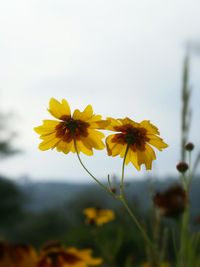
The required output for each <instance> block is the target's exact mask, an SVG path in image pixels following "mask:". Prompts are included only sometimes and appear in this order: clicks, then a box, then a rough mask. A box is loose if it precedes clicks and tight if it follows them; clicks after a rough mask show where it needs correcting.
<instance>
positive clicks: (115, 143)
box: [106, 118, 168, 170]
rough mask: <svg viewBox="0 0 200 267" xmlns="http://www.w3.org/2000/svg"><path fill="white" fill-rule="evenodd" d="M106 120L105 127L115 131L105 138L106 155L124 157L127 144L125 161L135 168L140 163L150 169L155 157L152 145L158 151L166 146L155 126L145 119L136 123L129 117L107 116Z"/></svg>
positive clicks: (138, 167) (138, 168)
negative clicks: (106, 124) (107, 122)
mask: <svg viewBox="0 0 200 267" xmlns="http://www.w3.org/2000/svg"><path fill="white" fill-rule="evenodd" d="M108 121H109V122H110V124H109V125H108V126H107V127H106V129H107V130H111V131H115V132H117V133H115V134H112V135H109V136H108V137H107V138H106V146H107V151H108V155H109V156H112V157H115V156H117V155H120V157H121V158H124V156H125V153H126V149H127V146H128V153H127V155H126V160H125V163H126V164H128V163H129V162H131V163H132V164H133V165H134V166H135V168H136V169H137V170H140V166H141V165H142V164H144V165H145V167H146V169H147V170H149V169H151V167H152V161H153V160H155V159H156V154H155V152H154V150H153V148H152V146H153V147H155V148H157V149H158V150H160V151H162V149H163V148H166V147H167V146H168V145H167V144H166V143H164V142H163V140H162V139H161V138H160V137H159V136H158V135H159V134H160V133H159V131H158V129H157V127H155V126H154V125H153V124H151V123H150V122H149V121H147V120H145V121H142V122H140V123H137V122H134V121H132V120H131V119H129V118H125V119H113V118H108Z"/></svg>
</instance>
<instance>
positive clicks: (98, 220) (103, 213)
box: [83, 207, 115, 226]
mask: <svg viewBox="0 0 200 267" xmlns="http://www.w3.org/2000/svg"><path fill="white" fill-rule="evenodd" d="M83 213H84V214H85V216H86V222H87V223H88V224H96V225H98V226H101V225H103V224H105V223H108V222H110V221H113V220H114V219H115V213H114V212H113V211H112V210H109V209H98V208H94V207H90V208H86V209H84V211H83Z"/></svg>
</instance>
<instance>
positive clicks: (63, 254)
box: [37, 244, 102, 267]
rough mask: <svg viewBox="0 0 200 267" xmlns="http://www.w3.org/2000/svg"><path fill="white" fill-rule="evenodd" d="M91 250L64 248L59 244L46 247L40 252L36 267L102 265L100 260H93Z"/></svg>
mask: <svg viewBox="0 0 200 267" xmlns="http://www.w3.org/2000/svg"><path fill="white" fill-rule="evenodd" d="M91 254H92V250H90V249H82V250H78V249H76V248H73V247H71V248H65V247H62V246H61V245H60V244H54V245H50V246H49V245H48V246H46V247H44V248H43V249H42V250H41V252H40V258H39V261H38V265H37V266H38V267H55V266H56V267H88V266H96V265H100V264H101V263H102V259H100V258H93V257H92V256H91Z"/></svg>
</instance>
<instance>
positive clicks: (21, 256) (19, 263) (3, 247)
mask: <svg viewBox="0 0 200 267" xmlns="http://www.w3.org/2000/svg"><path fill="white" fill-rule="evenodd" d="M36 260H37V254H36V251H35V250H34V248H33V247H32V246H30V245H24V244H15V245H13V244H9V243H6V242H0V266H2V267H3V266H4V267H14V266H15V267H27V266H29V267H35V266H36Z"/></svg>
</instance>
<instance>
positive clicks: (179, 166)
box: [176, 161, 189, 173]
mask: <svg viewBox="0 0 200 267" xmlns="http://www.w3.org/2000/svg"><path fill="white" fill-rule="evenodd" d="M188 168H189V166H188V164H187V163H186V162H184V161H183V162H179V163H178V164H177V165H176V169H177V170H178V171H179V172H181V173H185V172H186V171H187V170H188Z"/></svg>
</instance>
